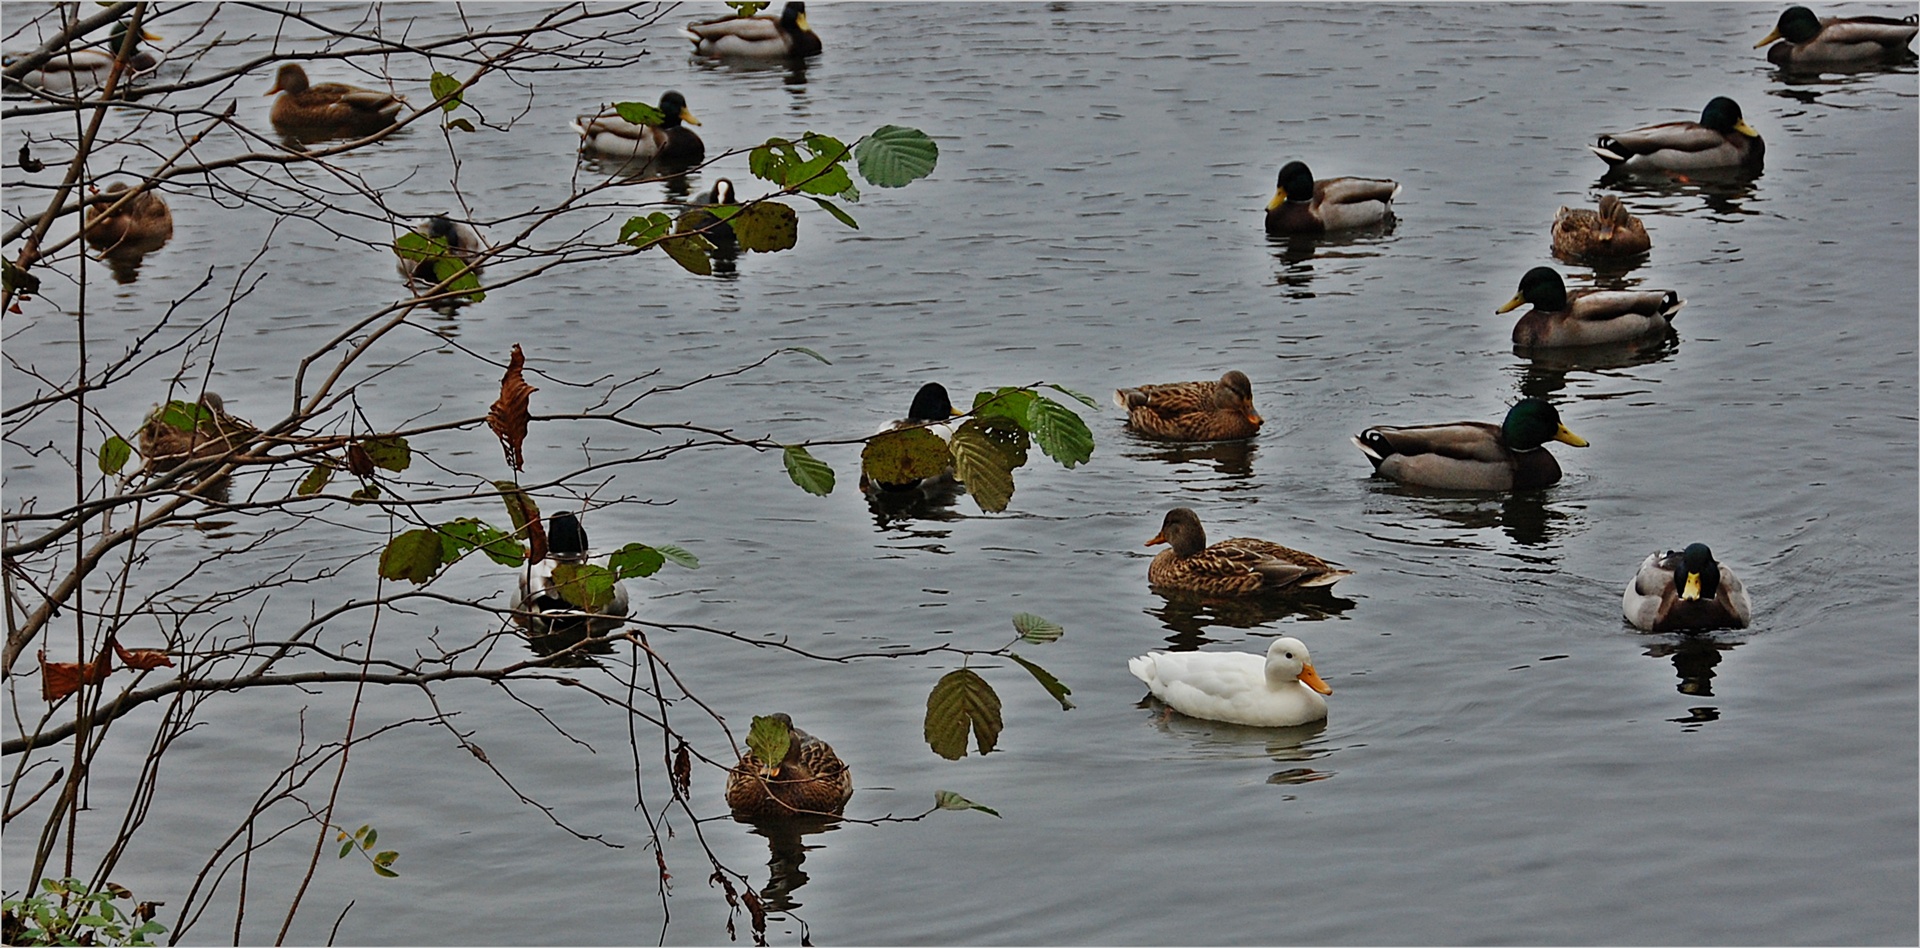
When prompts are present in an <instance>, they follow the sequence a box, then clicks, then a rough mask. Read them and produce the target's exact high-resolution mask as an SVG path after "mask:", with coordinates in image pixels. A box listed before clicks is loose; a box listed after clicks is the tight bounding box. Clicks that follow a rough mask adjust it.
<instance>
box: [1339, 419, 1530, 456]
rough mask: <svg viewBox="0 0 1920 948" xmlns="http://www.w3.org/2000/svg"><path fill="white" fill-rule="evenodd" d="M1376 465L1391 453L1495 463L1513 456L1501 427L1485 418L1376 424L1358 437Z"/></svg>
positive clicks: (1356, 440) (1364, 450)
mask: <svg viewBox="0 0 1920 948" xmlns="http://www.w3.org/2000/svg"><path fill="white" fill-rule="evenodd" d="M1354 441H1355V443H1357V444H1359V445H1360V450H1361V451H1363V452H1366V455H1367V456H1368V457H1369V458H1372V459H1373V461H1374V463H1375V464H1378V463H1379V462H1380V461H1382V460H1384V459H1385V458H1387V457H1388V456H1390V455H1395V454H1398V455H1405V456H1414V455H1422V454H1431V455H1438V456H1440V457H1443V458H1450V459H1453V460H1458V461H1480V462H1486V463H1495V462H1502V461H1506V460H1507V459H1508V457H1509V452H1508V451H1507V446H1506V444H1505V443H1504V442H1502V441H1501V440H1500V428H1499V426H1497V425H1490V424H1487V423H1486V422H1484V421H1456V422H1452V423H1449V424H1442V425H1413V426H1409V427H1404V428H1400V427H1392V426H1389V425H1375V426H1374V427H1372V428H1368V429H1367V430H1365V431H1362V432H1361V433H1360V437H1358V438H1355V439H1354Z"/></svg>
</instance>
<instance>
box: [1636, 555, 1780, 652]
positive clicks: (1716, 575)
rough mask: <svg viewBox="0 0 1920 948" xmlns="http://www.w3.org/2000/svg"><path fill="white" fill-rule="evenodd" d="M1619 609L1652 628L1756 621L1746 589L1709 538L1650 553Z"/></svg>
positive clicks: (1741, 625)
mask: <svg viewBox="0 0 1920 948" xmlns="http://www.w3.org/2000/svg"><path fill="white" fill-rule="evenodd" d="M1620 610H1621V611H1622V612H1623V613H1625V614H1626V617H1627V621H1628V622H1631V623H1633V625H1634V627H1636V628H1639V629H1644V630H1646V631H1648V632H1700V631H1705V630H1708V629H1744V628H1746V627H1747V623H1749V622H1751V621H1753V603H1752V602H1751V601H1750V600H1749V599H1748V598H1747V588H1746V587H1745V586H1742V585H1741V584H1740V580H1739V579H1738V578H1736V577H1735V576H1734V575H1733V570H1730V569H1728V568H1727V567H1726V564H1724V563H1716V562H1714V559H1713V551H1712V550H1710V549H1708V548H1707V545H1706V544H1705V543H1694V544H1691V545H1689V546H1688V547H1687V548H1686V549H1685V550H1682V551H1680V552H1677V553H1676V552H1674V551H1673V550H1668V551H1667V552H1665V553H1649V554H1647V558H1646V559H1645V560H1643V561H1641V563H1640V569H1639V571H1637V572H1635V573H1634V575H1633V578H1632V579H1630V580H1628V581H1627V590H1626V592H1624V593H1622V594H1621V595H1620Z"/></svg>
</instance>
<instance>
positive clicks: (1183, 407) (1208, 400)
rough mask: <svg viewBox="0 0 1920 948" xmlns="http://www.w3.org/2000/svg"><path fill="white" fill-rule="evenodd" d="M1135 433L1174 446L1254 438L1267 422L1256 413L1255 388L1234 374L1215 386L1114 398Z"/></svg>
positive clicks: (1177, 386)
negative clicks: (1172, 443)
mask: <svg viewBox="0 0 1920 948" xmlns="http://www.w3.org/2000/svg"><path fill="white" fill-rule="evenodd" d="M1113 401H1114V404H1116V405H1119V406H1120V407H1121V408H1123V409H1125V410H1126V412H1127V425H1128V427H1131V428H1132V429H1134V430H1135V431H1138V432H1140V433H1142V434H1145V435H1149V436H1151V437H1155V438H1165V439H1167V440H1170V441H1230V440H1234V439H1238V438H1251V437H1253V436H1254V435H1256V434H1259V433H1260V425H1261V424H1262V423H1263V421H1262V419H1261V417H1260V414H1259V413H1258V412H1256V411H1254V410H1253V383H1252V382H1250V381H1248V380H1247V376H1246V374H1245V373H1242V372H1238V371H1234V372H1228V373H1227V374H1225V375H1222V376H1220V378H1219V380H1218V381H1213V382H1173V383H1170V384H1166V385H1142V386H1140V387H1139V388H1123V389H1119V390H1118V391H1115V392H1114V393H1113Z"/></svg>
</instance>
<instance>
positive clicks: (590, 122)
mask: <svg viewBox="0 0 1920 948" xmlns="http://www.w3.org/2000/svg"><path fill="white" fill-rule="evenodd" d="M660 114H661V116H662V118H661V120H660V124H659V125H642V124H640V123H637V122H629V121H627V120H626V119H623V118H621V117H620V113H619V112H617V111H614V110H608V111H606V112H602V113H600V114H599V115H582V116H579V117H577V118H575V119H574V120H573V130H574V131H576V132H579V133H580V140H581V144H583V145H584V146H585V147H587V148H588V149H591V150H593V151H597V152H600V153H602V154H607V155H615V156H618V157H622V158H639V159H646V160H654V159H658V160H660V161H662V162H665V163H667V164H674V165H697V164H699V163H700V162H701V160H702V159H704V158H706V157H707V146H706V143H705V142H702V141H701V140H700V136H698V135H695V134H694V133H693V129H690V128H688V127H686V125H685V124H682V123H690V124H693V125H698V124H700V120H699V119H697V118H694V117H693V113H692V112H690V111H688V110H687V98H686V96H683V95H681V94H680V93H678V92H668V93H667V94H666V95H663V96H661V97H660Z"/></svg>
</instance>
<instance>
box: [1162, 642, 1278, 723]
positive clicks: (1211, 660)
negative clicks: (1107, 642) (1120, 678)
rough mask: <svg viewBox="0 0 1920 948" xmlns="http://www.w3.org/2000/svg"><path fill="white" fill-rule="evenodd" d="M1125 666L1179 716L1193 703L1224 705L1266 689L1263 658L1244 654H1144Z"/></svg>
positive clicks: (1192, 705)
mask: <svg viewBox="0 0 1920 948" xmlns="http://www.w3.org/2000/svg"><path fill="white" fill-rule="evenodd" d="M1127 667H1128V668H1129V669H1131V670H1132V671H1133V674H1134V677H1136V678H1139V679H1140V680H1141V681H1144V682H1146V683H1147V689H1148V690H1149V691H1152V692H1153V695H1154V697H1156V698H1159V699H1160V700H1162V701H1165V702H1166V703H1168V704H1170V705H1172V706H1173V707H1174V710H1176V711H1181V712H1183V713H1188V709H1189V708H1192V707H1194V702H1195V701H1196V700H1200V701H1222V702H1224V701H1227V700H1230V699H1231V698H1232V697H1233V696H1234V695H1237V694H1244V693H1246V692H1248V691H1251V690H1253V689H1257V688H1265V687H1266V668H1267V662H1266V658H1265V657H1264V656H1260V655H1253V654H1250V653H1246V652H1148V653H1147V654H1145V655H1142V656H1140V657H1139V658H1136V659H1133V660H1132V661H1130V662H1128V663H1127Z"/></svg>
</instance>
